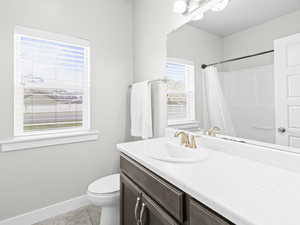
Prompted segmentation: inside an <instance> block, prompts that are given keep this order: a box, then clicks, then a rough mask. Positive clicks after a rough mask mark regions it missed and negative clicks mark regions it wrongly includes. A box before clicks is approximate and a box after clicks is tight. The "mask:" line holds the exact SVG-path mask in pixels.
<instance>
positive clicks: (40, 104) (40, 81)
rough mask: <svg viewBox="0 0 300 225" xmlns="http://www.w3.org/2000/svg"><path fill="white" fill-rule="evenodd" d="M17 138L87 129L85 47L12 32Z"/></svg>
mask: <svg viewBox="0 0 300 225" xmlns="http://www.w3.org/2000/svg"><path fill="white" fill-rule="evenodd" d="M14 44H15V58H14V60H15V101H14V117H15V118H14V131H15V136H20V135H27V134H41V133H56V132H58V131H61V132H63V131H77V130H85V129H86V130H88V129H90V108H89V107H90V106H89V42H88V41H85V40H82V39H77V38H73V37H68V36H64V35H59V34H53V33H48V32H43V31H38V30H33V29H28V28H24V27H16V29H15V35H14Z"/></svg>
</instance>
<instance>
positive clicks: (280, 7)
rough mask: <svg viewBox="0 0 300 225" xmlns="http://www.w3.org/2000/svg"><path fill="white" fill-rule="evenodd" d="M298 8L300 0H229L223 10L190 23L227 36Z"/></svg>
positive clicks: (206, 14)
mask: <svg viewBox="0 0 300 225" xmlns="http://www.w3.org/2000/svg"><path fill="white" fill-rule="evenodd" d="M299 9H300V0H231V1H230V2H229V4H228V6H227V7H226V9H225V10H223V11H221V12H212V11H208V12H207V13H205V16H204V18H203V19H202V20H200V21H193V22H190V24H191V25H193V26H195V27H198V28H200V29H203V30H206V31H208V32H210V33H214V34H217V35H219V36H228V35H230V34H233V33H236V32H239V31H242V30H245V29H247V28H250V27H253V26H256V25H259V24H262V23H265V22H267V21H269V20H272V19H274V18H276V17H280V16H283V15H286V14H289V13H291V12H293V11H297V10H299ZM299 22H300V21H299Z"/></svg>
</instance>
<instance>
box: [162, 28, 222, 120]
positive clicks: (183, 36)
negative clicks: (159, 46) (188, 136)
mask: <svg viewBox="0 0 300 225" xmlns="http://www.w3.org/2000/svg"><path fill="white" fill-rule="evenodd" d="M222 56H223V39H222V38H221V37H219V36H217V35H213V34H210V33H208V32H205V31H202V30H200V29H197V28H195V27H193V26H191V25H188V24H187V25H184V26H183V27H181V28H179V29H178V30H176V31H174V32H171V33H170V34H169V35H168V40H167V57H168V58H177V59H184V60H188V61H192V62H194V65H195V92H196V98H195V100H196V119H197V120H198V121H200V122H201V123H202V122H203V121H202V118H203V115H202V110H201V105H202V101H203V100H202V79H201V75H202V69H201V64H203V62H215V61H219V60H221V59H222ZM202 124H203V123H202Z"/></svg>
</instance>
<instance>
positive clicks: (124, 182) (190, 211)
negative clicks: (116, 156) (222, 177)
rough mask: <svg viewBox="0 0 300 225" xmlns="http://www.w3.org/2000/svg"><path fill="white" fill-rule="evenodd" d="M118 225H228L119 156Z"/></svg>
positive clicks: (129, 159)
mask: <svg viewBox="0 0 300 225" xmlns="http://www.w3.org/2000/svg"><path fill="white" fill-rule="evenodd" d="M120 165H121V225H133V224H139V221H140V224H141V225H179V224H187V223H188V224H190V225H199V224H201V225H230V224H233V223H231V222H230V221H229V220H227V219H226V218H224V217H223V216H221V215H219V214H218V213H216V212H214V211H213V210H211V209H209V208H208V207H207V206H205V205H204V204H202V203H200V202H198V201H197V200H195V199H193V198H192V197H191V196H189V195H188V194H186V193H184V192H183V191H182V190H180V189H179V188H177V187H175V186H174V185H172V184H170V183H169V182H168V181H166V180H164V179H163V178H161V177H159V176H158V175H156V174H155V173H153V172H151V171H150V170H148V169H146V168H145V167H143V166H142V165H140V164H139V163H137V162H136V161H134V160H133V159H131V158H130V157H128V156H126V155H125V154H121V158H120Z"/></svg>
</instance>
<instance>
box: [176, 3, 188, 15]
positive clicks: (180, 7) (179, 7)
mask: <svg viewBox="0 0 300 225" xmlns="http://www.w3.org/2000/svg"><path fill="white" fill-rule="evenodd" d="M187 9H188V3H187V2H186V1H185V0H178V1H176V2H175V3H174V6H173V11H174V12H175V13H178V14H184V13H185V12H186V11H187Z"/></svg>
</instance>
